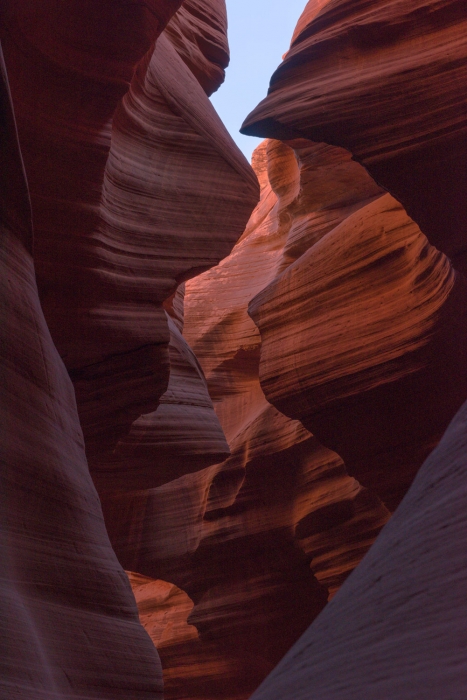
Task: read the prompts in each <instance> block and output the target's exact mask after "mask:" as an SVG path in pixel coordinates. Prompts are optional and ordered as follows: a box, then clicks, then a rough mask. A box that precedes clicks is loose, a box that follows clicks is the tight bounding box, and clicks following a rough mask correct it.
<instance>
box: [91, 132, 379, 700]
mask: <svg viewBox="0 0 467 700" xmlns="http://www.w3.org/2000/svg"><path fill="white" fill-rule="evenodd" d="M295 145H296V146H297V148H298V146H301V147H302V149H303V153H302V157H303V160H302V161H300V164H299V162H298V161H297V158H296V155H295V153H294V151H293V150H292V149H291V148H289V147H288V146H286V145H284V144H281V143H279V142H274V141H271V142H267V143H266V142H265V143H264V144H262V146H261V147H260V148H259V149H258V150H257V151H256V152H255V158H254V166H255V170H256V173H257V175H258V178H259V180H260V183H261V200H260V203H259V204H258V206H257V208H256V210H255V211H254V213H253V215H252V217H251V220H250V223H249V224H248V226H247V229H246V231H245V233H244V234H243V236H242V239H241V241H240V242H239V243H238V244H237V245H236V246H235V248H234V250H233V251H232V253H231V255H230V256H229V257H228V258H226V259H225V260H224V261H222V262H221V263H220V265H219V266H217V267H216V268H213V269H212V270H210V271H208V272H206V273H204V274H203V275H201V276H200V277H198V278H196V279H195V280H191V281H189V282H187V284H186V293H185V299H184V305H185V325H184V333H185V335H186V337H187V339H188V340H189V342H190V343H191V344H192V346H193V348H194V349H195V351H196V353H197V356H198V357H199V359H200V361H201V363H202V365H203V368H204V370H205V372H206V377H207V382H208V386H209V390H210V393H211V395H212V396H213V397H214V400H215V407H216V412H217V414H218V416H219V418H220V420H221V423H222V426H223V428H224V431H225V433H226V436H227V438H228V441H229V445H230V448H231V451H232V455H231V456H230V457H229V458H228V459H227V460H226V461H224V462H223V463H222V464H218V465H214V466H212V467H209V468H208V469H205V470H204V471H201V472H199V473H197V474H193V475H191V476H185V477H183V478H180V479H178V480H177V481H174V482H172V483H167V484H166V485H164V486H162V487H160V488H155V489H150V490H145V491H144V490H141V491H139V492H137V493H126V494H123V493H120V494H114V495H111V494H109V495H108V496H106V497H105V499H104V511H105V514H106V522H107V525H108V529H109V533H110V537H111V540H112V543H113V545H114V547H115V550H116V552H117V553H118V556H119V558H120V561H121V562H122V563H123V565H124V566H125V567H126V568H127V569H130V570H132V571H138V572H141V573H143V574H144V575H146V576H148V577H152V578H154V579H155V578H163V579H165V580H166V581H171V582H172V583H174V584H175V585H177V586H178V587H180V588H181V589H183V590H184V591H186V592H187V593H188V595H189V596H190V598H191V599H192V600H193V602H194V608H193V610H192V611H191V613H190V615H189V618H188V622H189V623H191V624H193V625H195V626H196V628H197V630H198V632H199V635H200V638H199V639H198V640H191V642H190V643H189V644H188V643H187V644H185V643H184V644H183V645H181V646H180V645H178V643H177V642H176V640H174V643H173V644H172V643H170V640H169V639H167V641H166V644H165V651H164V652H163V653H162V650H161V654H162V661H163V664H164V679H165V684H166V695H167V697H174V698H175V697H178V696H179V694H180V693H182V689H184V690H183V692H186V693H189V696H190V697H213V698H214V697H218V698H221V697H229V698H234V697H235V698H246V697H248V696H249V694H250V693H251V692H252V691H253V689H254V688H255V687H256V686H257V685H258V684H259V683H260V682H261V680H262V678H264V677H265V675H266V674H267V673H268V672H269V671H270V670H271V669H272V668H273V667H274V665H275V663H277V661H278V660H279V659H280V658H281V656H283V654H284V653H285V652H286V651H287V650H288V649H289V648H290V646H291V645H292V644H293V642H294V640H296V639H297V638H298V637H299V636H300V634H301V633H302V632H303V631H304V630H305V629H306V627H307V626H308V624H309V623H310V622H311V621H312V620H313V619H314V618H315V617H316V615H317V614H318V612H319V611H320V610H321V608H322V607H323V605H324V604H325V602H326V598H327V595H328V594H330V595H333V594H334V593H335V591H336V590H337V589H338V588H339V586H340V585H341V583H342V582H343V580H344V579H345V578H346V576H347V575H348V574H349V573H350V571H352V569H353V568H354V567H355V566H356V565H357V564H358V562H359V561H360V560H361V558H362V556H363V555H364V553H365V552H366V551H367V550H368V548H369V547H370V546H371V543H372V542H373V540H374V538H375V536H376V534H377V533H378V532H379V530H380V528H381V527H382V525H384V523H385V522H386V521H387V519H388V517H389V512H388V510H387V509H386V508H385V507H384V505H383V504H382V503H381V502H380V501H379V500H378V499H377V498H376V497H375V496H374V495H372V494H371V493H370V492H369V491H367V490H366V489H362V487H361V486H360V485H359V484H358V482H356V481H355V479H353V478H352V477H349V476H348V474H347V473H346V470H345V467H344V464H343V462H342V460H341V459H340V458H339V457H338V455H336V454H335V453H333V452H331V451H330V450H328V449H326V448H324V447H322V446H321V445H319V443H318V442H317V441H316V439H315V438H314V437H313V436H312V435H311V434H310V433H309V432H308V431H307V430H305V429H304V428H303V426H302V425H301V424H300V423H299V422H298V421H295V420H290V419H289V418H287V417H285V416H284V415H283V414H281V413H279V411H277V409H275V408H274V407H273V406H271V405H270V404H269V403H268V402H267V401H266V399H265V397H264V395H263V393H262V391H261V387H260V384H259V377H258V363H259V352H260V337H259V332H258V329H257V328H256V326H255V325H254V323H253V322H252V320H251V318H250V317H249V316H248V313H247V307H248V303H249V301H250V299H251V298H252V297H253V296H254V295H255V294H256V293H257V292H258V291H259V290H260V289H262V288H263V287H265V286H267V284H268V283H269V282H271V281H273V280H274V279H276V277H277V276H278V275H279V274H280V272H281V270H282V269H284V267H287V266H288V265H289V264H290V262H291V260H293V259H294V256H295V255H300V250H301V247H300V246H303V245H305V247H306V246H307V245H310V241H314V240H315V239H317V238H319V237H320V236H321V235H322V234H323V231H326V230H327V229H328V228H329V227H332V226H333V225H335V222H336V220H337V221H340V220H341V219H342V218H344V217H345V216H348V214H349V211H350V212H353V211H354V210H355V209H356V208H358V207H360V208H361V207H362V206H364V204H365V203H366V202H367V201H368V200H370V201H372V200H373V199H374V198H375V197H379V196H380V194H381V192H380V189H379V188H378V187H377V186H375V185H374V183H373V182H372V181H371V179H370V178H369V177H368V176H367V175H366V173H365V172H364V171H363V169H362V168H361V167H360V166H359V165H357V164H355V163H352V161H351V160H350V157H349V156H348V154H347V153H346V152H345V151H342V150H339V149H333V148H330V147H323V146H320V145H314V146H311V150H312V154H311V155H310V154H309V153H308V151H309V150H310V144H309V143H308V142H306V143H305V144H303V143H300V144H295ZM305 152H306V153H307V154H308V157H309V161H306V160H305V155H304V154H305ZM318 173H319V174H318ZM319 183H321V185H320V186H319ZM271 184H272V187H271ZM321 207H322V208H321ZM291 241H292V243H291ZM300 241H301V243H300ZM306 241H307V242H306ZM226 280H228V281H229V284H226V283H225V281H226ZM180 304H181V297H180V295H176V296H175V297H174V302H173V307H172V312H173V313H175V312H174V311H173V308H175V307H177V309H178V312H177V314H176V315H177V317H178V323H179V325H180V315H181V311H180ZM161 408H162V406H161V407H160V408H159V409H158V412H159V411H160V409H161ZM155 415H156V416H157V412H156V414H155ZM311 558H313V560H312V563H311V569H312V571H310V565H309V562H310V559H311ZM312 574H314V575H315V577H316V579H314V578H313V575H312ZM317 581H319V583H320V584H321V586H322V587H321V586H319V585H318V583H317ZM326 589H327V590H326ZM134 591H135V596H136V598H137V600H138V601H139V605H140V610H141V611H142V613H141V614H145V615H146V614H148V613H143V611H144V610H146V607H145V605H144V600H143V598H140V596H141V591H140V590H139V588H138V587H137V586H135V587H134ZM149 619H150V618H148V620H149ZM153 619H154V620H156V626H158V625H159V622H157V620H158V619H160V611H159V610H158V608H157V606H155V607H154V612H153ZM200 669H202V672H201V670H200ZM187 689H189V690H187Z"/></svg>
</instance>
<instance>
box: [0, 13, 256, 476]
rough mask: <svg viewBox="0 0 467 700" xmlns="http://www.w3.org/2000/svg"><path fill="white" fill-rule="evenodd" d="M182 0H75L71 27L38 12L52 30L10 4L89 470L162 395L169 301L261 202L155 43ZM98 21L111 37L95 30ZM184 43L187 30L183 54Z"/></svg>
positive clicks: (54, 321)
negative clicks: (116, 2)
mask: <svg viewBox="0 0 467 700" xmlns="http://www.w3.org/2000/svg"><path fill="white" fill-rule="evenodd" d="M179 5H180V2H172V3H170V2H167V3H163V2H161V1H160V0H159V2H155V3H151V5H146V4H145V3H122V4H121V7H120V8H119V12H112V11H111V7H110V6H108V4H107V3H105V4H104V5H102V4H100V5H99V8H96V7H94V5H93V4H92V3H85V2H81V3H80V2H75V3H73V4H72V5H71V6H70V7H69V8H68V9H67V17H66V21H64V20H63V17H62V14H63V11H62V9H61V4H60V3H53V2H51V3H50V7H49V8H48V9H47V13H46V12H45V9H46V8H42V10H41V12H43V13H44V16H45V15H46V16H47V23H44V22H43V21H42V20H41V18H40V17H39V18H37V17H36V14H37V13H36V11H35V10H34V8H33V7H32V5H31V3H27V2H19V3H17V2H14V3H9V2H8V3H6V4H4V6H3V7H2V26H3V35H4V37H5V47H6V60H7V65H8V70H9V73H10V76H11V84H12V93H13V99H14V102H15V109H16V113H17V117H18V126H19V133H20V139H21V144H22V149H23V154H24V158H25V166H26V170H27V174H28V179H29V184H30V190H31V199H32V208H33V216H34V222H35V236H36V244H35V264H36V270H37V278H38V286H39V292H40V295H41V302H42V305H43V308H44V314H45V317H46V319H47V323H48V325H49V327H50V330H51V333H52V337H53V338H54V342H55V343H56V345H57V348H58V350H59V352H60V354H61V356H62V357H63V359H64V361H65V364H66V366H67V369H68V370H69V371H70V374H71V377H72V379H73V382H74V385H75V389H76V394H77V401H78V410H79V413H80V419H81V423H82V426H83V431H84V434H85V439H86V449H87V453H88V457H89V459H90V460H91V466H92V467H94V466H95V465H97V467H99V464H100V461H101V460H105V459H106V458H107V457H108V455H109V453H110V452H111V450H112V449H113V447H114V446H115V444H116V442H117V441H118V439H119V437H121V436H123V435H125V434H126V433H127V432H128V430H129V428H130V426H131V423H132V422H133V421H134V420H135V419H136V418H137V417H138V416H139V415H140V414H141V413H147V412H149V411H151V410H155V409H156V408H157V404H158V399H159V397H160V396H161V395H162V394H163V393H164V391H165V389H166V388H167V382H168V373H169V358H168V352H167V346H168V341H169V331H168V327H167V323H166V318H165V314H164V312H163V310H162V307H161V305H162V302H163V301H164V300H165V299H166V298H167V297H168V296H170V294H171V293H172V291H173V290H174V289H175V287H176V286H177V284H179V283H180V282H181V281H183V279H186V278H188V277H190V276H192V275H193V274H197V273H198V272H199V271H200V270H203V269H206V268H208V267H210V266H212V265H213V264H216V263H217V262H218V261H219V259H220V258H221V257H223V256H224V255H226V254H227V253H228V252H229V251H230V249H231V247H232V245H233V244H234V242H235V241H236V239H237V238H238V236H239V235H240V233H241V231H242V230H243V228H244V226H245V223H246V221H247V220H248V217H249V214H250V212H251V209H252V208H253V206H254V205H255V203H256V201H257V185H256V181H255V178H254V175H253V174H252V172H251V169H250V168H249V166H248V164H247V163H246V161H245V159H244V158H243V156H242V155H241V154H240V152H239V151H238V149H237V148H236V147H235V145H234V144H233V142H232V140H231V139H230V137H229V136H228V134H227V132H226V130H225V129H224V127H223V125H222V123H221V122H220V120H219V118H218V117H217V115H216V113H215V111H214V109H213V108H212V106H211V104H210V102H209V100H208V99H207V97H206V94H205V92H204V90H203V89H202V87H201V86H200V85H199V83H198V80H197V79H196V78H195V77H194V75H193V73H192V72H191V70H190V69H189V67H187V65H186V64H185V63H184V61H183V60H182V59H181V58H180V57H179V55H178V53H177V50H176V49H175V48H174V46H173V43H171V38H172V42H173V32H172V34H171V35H168V36H166V35H165V34H163V35H162V36H160V37H159V41H158V42H157V43H156V44H155V46H154V41H155V39H156V38H157V36H158V34H159V33H160V31H161V29H163V27H164V26H165V24H166V22H167V21H168V19H169V17H170V15H171V14H173V12H175V10H176V9H177V7H178V6H179ZM198 5H199V6H200V7H201V6H202V7H204V8H205V14H206V17H210V16H214V17H215V16H217V15H218V16H219V21H218V25H219V26H218V27H217V29H216V35H215V36H216V37H217V39H216V38H215V37H214V38H213V40H212V43H213V44H214V45H217V44H216V41H217V42H220V44H221V45H222V47H223V48H222V51H223V52H224V53H223V56H224V57H223V58H222V59H221V63H225V62H226V58H225V54H226V52H227V46H226V41H225V39H223V40H222V41H221V40H220V39H219V34H220V32H221V30H222V28H223V27H224V28H225V21H224V15H225V7H224V3H222V2H217V3H213V2H202V3H198ZM169 8H170V10H171V11H169ZM190 8H191V9H192V10H193V11H195V9H196V8H193V7H192V6H191V5H187V8H186V9H184V11H183V12H184V14H183V15H182V18H181V20H180V22H181V23H182V25H183V26H185V25H186V19H187V16H188V15H189V14H190V12H189V11H190ZM198 10H199V8H198ZM148 13H149V15H150V17H151V18H152V19H151V22H148ZM216 13H217V15H216ZM198 14H199V13H198ZM190 16H191V15H190ZM156 19H157V21H155V20H156ZM174 22H175V20H174ZM192 23H194V26H192V29H191V32H192V33H193V31H195V29H196V28H197V27H198V24H199V27H198V29H199V32H200V34H201V31H202V29H204V30H205V31H207V29H206V27H208V26H209V25H208V20H206V21H204V22H203V21H202V20H201V19H199V18H198V15H197V16H196V17H194V19H193V20H192ZM88 24H89V26H92V27H94V26H96V25H97V26H100V25H102V26H105V27H106V31H107V32H108V35H107V34H106V35H105V36H102V35H101V34H99V33H97V34H96V35H94V34H92V33H91V34H89V32H87V29H86V27H87V26H88ZM201 25H202V26H201ZM80 32H81V34H80ZM122 35H124V36H123V37H122ZM170 37H171V38H170ZM182 39H183V41H182ZM120 41H121V43H119V42H120ZM200 43H201V42H200ZM189 45H190V38H189V37H187V36H186V32H185V34H183V36H182V38H180V37H179V40H178V41H177V42H176V46H177V47H178V48H180V47H182V48H183V46H185V47H189ZM187 50H188V49H187ZM206 51H207V56H208V58H209V57H210V56H211V53H212V52H210V51H209V50H208V49H206ZM213 51H214V49H213ZM222 51H221V53H222ZM214 53H216V52H215V51H214ZM184 56H185V54H184ZM91 57H93V60H92V61H91ZM185 58H186V56H185ZM208 58H206V56H205V55H204V53H203V52H201V53H200V54H199V56H198V54H196V55H195V56H194V57H193V60H192V62H191V63H192V64H193V65H198V64H199V65H198V74H199V75H201V74H202V73H203V71H204V70H205V69H206V70H207V71H208V73H209V72H210V70H211V69H210V66H211V63H210V62H209V61H208ZM198 59H199V60H198ZM201 59H202V60H201ZM203 61H204V62H203ZM218 82H219V81H218ZM225 224H227V225H225ZM188 242H189V245H188Z"/></svg>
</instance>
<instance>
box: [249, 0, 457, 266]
mask: <svg viewBox="0 0 467 700" xmlns="http://www.w3.org/2000/svg"><path fill="white" fill-rule="evenodd" d="M466 31H467V12H466V6H465V0H448V1H446V2H444V1H443V2H441V1H438V0H413V2H410V3H404V2H400V0H389V1H387V0H376V1H375V2H372V3H370V4H369V3H367V2H364V1H363V0H355V1H354V0H328V2H323V1H322V0H319V1H317V0H310V2H309V3H308V5H307V7H306V9H305V11H304V13H303V14H302V17H301V19H300V21H299V24H298V26H297V30H296V32H295V34H294V38H293V41H292V45H291V48H290V50H289V51H288V53H287V54H286V57H285V60H284V62H283V64H282V65H281V66H280V67H279V68H278V69H277V71H276V72H275V73H274V75H273V76H272V79H271V86H270V89H269V95H268V97H266V99H265V100H263V102H261V103H260V105H259V106H258V107H257V108H256V109H255V110H254V111H253V112H252V114H251V115H250V116H249V117H248V118H247V120H246V121H245V124H244V129H243V130H244V133H248V134H253V135H257V136H269V137H273V138H280V139H287V138H296V137H306V138H309V139H311V140H313V141H325V142H327V143H332V144H335V145H338V146H343V147H344V148H346V149H348V150H349V151H350V152H351V153H352V155H353V156H354V157H355V158H356V159H358V160H359V161H360V162H361V163H362V164H363V165H364V166H365V167H366V168H367V169H368V171H369V172H370V173H371V175H372V176H373V177H374V179H375V180H376V181H377V182H378V183H380V184H381V185H382V186H384V187H385V188H386V189H387V190H388V191H389V192H391V194H392V195H393V196H394V197H396V199H398V200H399V201H400V202H401V203H402V204H403V206H404V207H405V209H406V210H407V212H408V214H409V216H411V217H412V218H413V219H414V221H416V222H417V223H418V224H419V226H420V228H421V230H422V231H423V233H424V234H425V235H426V236H427V237H428V239H429V241H430V243H432V244H433V245H435V246H436V247H437V248H439V249H440V250H442V251H443V252H445V253H446V254H447V255H448V256H449V257H450V258H451V259H452V261H453V264H454V267H456V268H457V269H459V270H462V271H463V272H466V271H467V257H466V255H467V252H466V244H465V233H464V232H465V229H466V226H467V208H466V207H467V204H466V202H467V199H466V197H465V190H466V187H467V180H466V171H465V153H466V148H467V141H466V134H467V125H466V113H467V103H466V96H465V89H464V86H465V84H466V82H467V61H466V56H467V42H466V41H465V36H466Z"/></svg>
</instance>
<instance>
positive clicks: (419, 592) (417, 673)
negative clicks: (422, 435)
mask: <svg viewBox="0 0 467 700" xmlns="http://www.w3.org/2000/svg"><path fill="white" fill-rule="evenodd" d="M466 450H467V404H464V406H463V407H462V408H461V410H460V411H459V412H458V414H457V415H456V416H455V418H454V419H453V421H452V423H451V425H450V426H449V428H448V430H447V431H446V434H445V435H444V437H443V439H442V441H441V442H440V444H439V445H438V447H437V448H436V449H435V450H434V452H433V453H432V454H431V455H430V456H429V458H428V459H427V460H426V462H425V464H424V465H423V466H422V467H421V469H420V471H419V473H418V474H417V476H416V478H415V481H414V483H413V484H412V486H411V488H410V490H409V492H408V493H407V495H406V496H405V498H404V500H403V501H402V503H401V505H400V506H399V508H398V509H397V511H396V513H395V514H394V515H393V517H392V519H391V521H390V522H389V523H388V525H386V527H385V528H384V529H383V531H382V533H381V534H380V536H379V537H378V539H377V541H376V542H375V544H374V545H373V547H372V549H371V550H370V552H369V553H368V554H367V556H366V557H365V559H364V560H363V562H362V563H361V564H360V566H359V567H358V568H357V569H356V571H354V573H353V574H352V575H351V576H350V577H349V579H348V580H347V581H346V582H345V584H344V586H343V587H342V588H341V590H340V591H339V593H338V594H337V595H336V596H335V598H334V599H333V601H332V602H331V603H330V604H329V605H328V606H327V608H326V609H325V610H324V611H323V612H322V613H321V615H320V616H319V617H318V619H317V620H316V621H315V622H314V623H313V625H312V626H311V627H310V629H309V630H308V631H307V632H306V633H305V634H304V635H303V637H302V638H301V639H300V641H299V642H298V643H297V644H296V645H295V646H294V647H293V648H292V649H291V651H290V652H289V653H288V654H287V656H286V657H285V658H284V659H283V661H282V662H281V663H280V664H279V665H278V667H277V668H276V669H275V670H274V672H273V673H272V674H271V676H270V677H269V678H268V679H267V680H266V681H265V682H264V684H263V685H262V686H261V687H260V688H259V689H258V691H257V692H256V693H255V694H254V695H253V698H252V700H276V699H277V700H279V699H281V700H282V698H284V697H289V698H292V697H293V698H294V699H296V700H311V698H316V697H318V698H322V700H336V698H339V700H357V699H359V698H362V697H365V698H368V699H369V700H379V699H380V698H400V699H401V700H405V699H406V698H407V700H408V699H409V698H410V699H411V700H412V699H413V698H433V697H439V698H453V700H461V698H463V697H464V695H465V679H466V677H467V666H466V660H465V654H464V649H465V645H466V644H467V639H466V628H465V619H466V615H467V610H466V602H465V588H466V585H467V580H466V577H467V572H466V567H465V549H464V546H463V542H464V539H465V530H466V527H467V522H466V513H467V507H466V506H467V503H466V499H467V492H466V486H465V483H466V478H465V475H466V469H467V461H466ZM440 562H442V566H440Z"/></svg>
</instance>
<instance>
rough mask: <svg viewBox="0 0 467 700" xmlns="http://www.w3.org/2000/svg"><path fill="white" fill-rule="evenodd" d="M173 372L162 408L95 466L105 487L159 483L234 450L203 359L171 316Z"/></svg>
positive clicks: (133, 428) (99, 483)
mask: <svg viewBox="0 0 467 700" xmlns="http://www.w3.org/2000/svg"><path fill="white" fill-rule="evenodd" d="M167 321H168V326H169V331H170V343H169V358H170V378H169V385H168V387H167V391H166V392H165V393H164V394H163V395H162V396H161V398H160V404H159V406H158V408H157V410H156V411H154V412H152V413H148V414H144V415H142V416H140V417H139V418H138V419H137V420H136V421H134V423H133V424H132V426H131V429H130V432H129V433H128V435H126V436H125V437H124V438H122V440H120V441H119V442H118V443H117V445H116V447H115V450H114V451H113V453H112V456H111V457H110V458H109V459H108V460H106V461H105V462H104V461H101V462H100V463H99V468H97V467H95V468H94V470H93V479H94V482H95V484H96V485H97V487H98V490H99V493H100V494H101V495H102V494H103V493H104V492H105V493H112V492H119V491H135V490H136V489H144V488H153V487H157V486H161V485H162V484H165V483H167V482H169V481H173V480H174V479H177V478H178V477H180V476H183V475H184V474H187V473H190V472H196V471H199V470H200V469H203V468H204V467H208V466H210V465H211V464H217V463H218V462H221V461H223V460H224V459H225V458H226V457H227V456H228V455H229V454H230V450H229V446H228V444H227V442H226V439H225V435H224V432H223V430H222V428H221V426H220V423H219V420H218V418H217V416H216V414H215V412H214V408H213V405H212V401H211V398H210V396H209V393H208V389H207V386H206V381H205V378H204V375H203V372H202V370H201V368H200V366H199V363H198V361H197V359H196V357H195V355H194V353H193V351H192V350H191V349H190V347H189V346H188V344H187V342H186V340H185V339H184V338H183V336H182V335H181V333H180V331H179V329H178V328H177V325H176V323H175V321H174V320H173V319H172V318H171V317H170V316H168V317H167Z"/></svg>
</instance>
